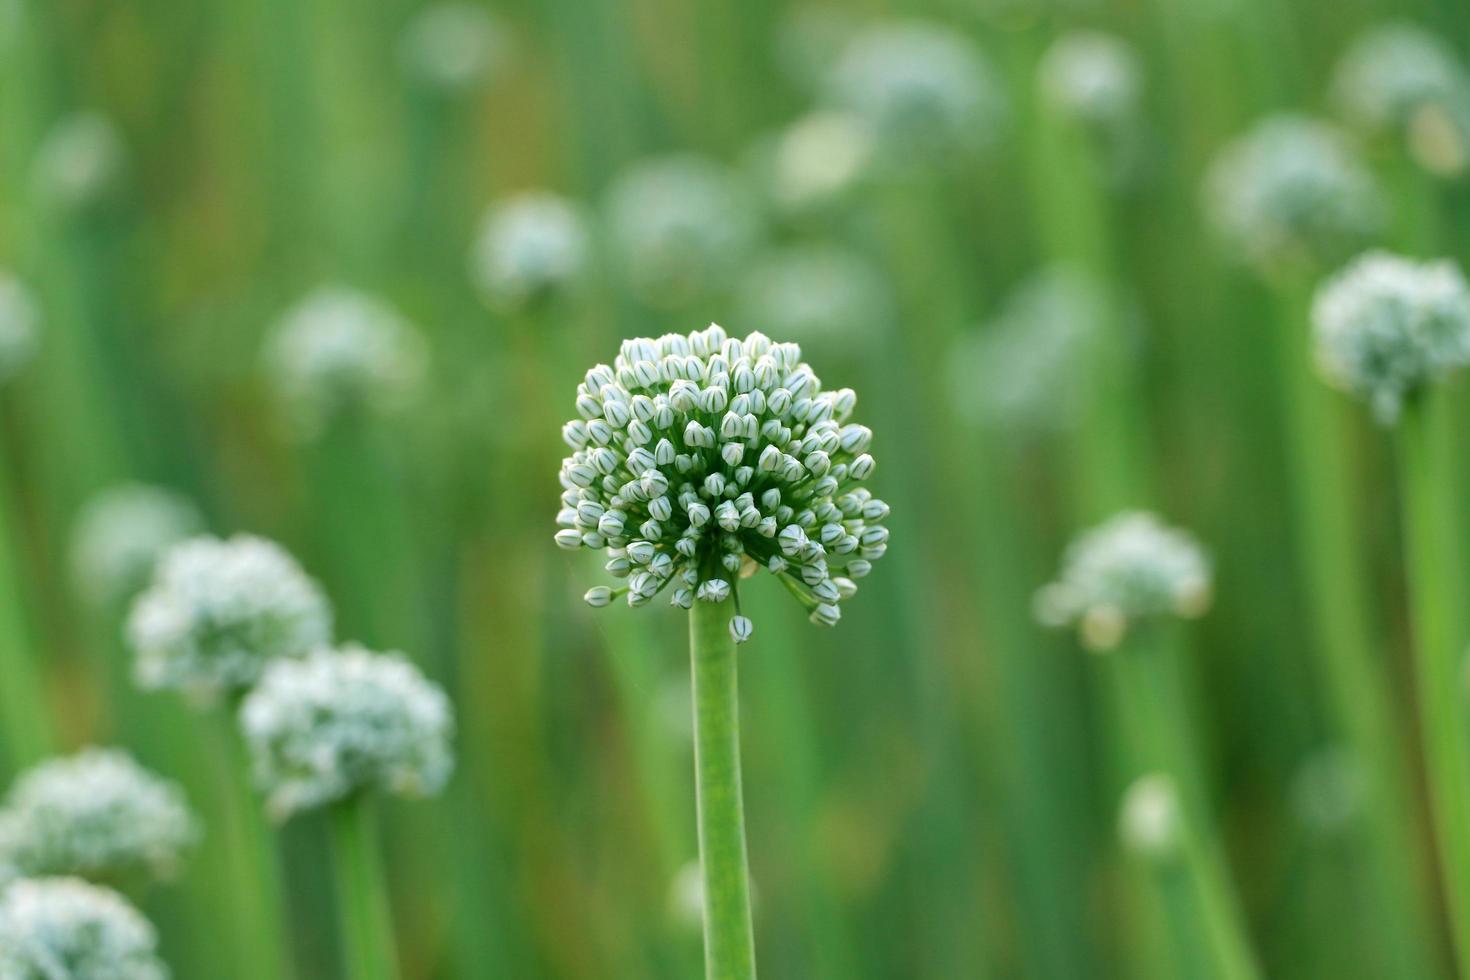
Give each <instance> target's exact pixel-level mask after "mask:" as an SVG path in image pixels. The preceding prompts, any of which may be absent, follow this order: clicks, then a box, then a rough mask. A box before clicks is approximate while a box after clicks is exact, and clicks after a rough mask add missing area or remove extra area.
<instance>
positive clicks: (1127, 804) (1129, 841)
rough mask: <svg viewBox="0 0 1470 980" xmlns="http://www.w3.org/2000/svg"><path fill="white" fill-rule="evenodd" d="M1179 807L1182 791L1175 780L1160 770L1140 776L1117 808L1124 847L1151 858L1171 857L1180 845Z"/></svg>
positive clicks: (1140, 855) (1120, 834)
mask: <svg viewBox="0 0 1470 980" xmlns="http://www.w3.org/2000/svg"><path fill="white" fill-rule="evenodd" d="M1179 810H1180V807H1179V791H1178V790H1177V789H1176V788H1175V786H1174V780H1173V779H1171V778H1170V777H1169V776H1167V775H1165V774H1164V773H1161V772H1151V773H1148V774H1147V775H1144V776H1140V777H1138V778H1137V779H1135V780H1134V781H1133V782H1132V784H1130V785H1129V787H1128V789H1127V790H1126V791H1125V792H1124V794H1123V802H1122V804H1121V805H1120V806H1119V807H1118V836H1119V837H1120V838H1122V840H1123V846H1124V847H1126V848H1127V849H1128V850H1129V851H1130V852H1132V853H1134V854H1137V855H1138V856H1139V857H1143V858H1148V859H1151V860H1156V861H1157V860H1165V859H1168V858H1170V857H1172V856H1173V855H1174V854H1176V853H1177V852H1178V849H1179V844H1180V840H1179V838H1180V829H1181V828H1180V825H1181V822H1182V821H1181V819H1180V812H1179Z"/></svg>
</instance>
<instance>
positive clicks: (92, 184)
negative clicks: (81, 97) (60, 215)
mask: <svg viewBox="0 0 1470 980" xmlns="http://www.w3.org/2000/svg"><path fill="white" fill-rule="evenodd" d="M126 162H127V151H126V149H125V147H124V145H123V139H122V136H121V134H119V133H118V131H117V127H116V126H115V125H113V123H112V120H110V119H108V118H107V117H106V116H104V115H102V114H101V113H98V112H75V113H72V114H71V115H69V116H65V117H63V118H61V119H60V120H58V121H57V122H56V123H54V124H53V125H52V126H51V128H50V129H49V130H47V132H46V135H45V136H44V137H43V138H42V140H41V144H40V146H39V147H37V149H36V156H35V159H34V160H33V161H32V172H33V178H34V180H35V181H36V185H37V189H38V190H39V192H40V194H41V196H42V197H43V198H45V199H46V200H47V201H49V202H50V203H52V204H53V205H55V206H57V207H59V208H61V209H62V210H65V211H81V210H85V209H87V208H90V207H92V206H93V205H95V204H97V203H98V202H100V201H101V200H102V199H103V198H105V197H107V196H108V195H109V194H110V193H111V192H112V191H113V189H114V188H115V187H116V186H117V183H118V181H119V179H120V178H121V177H122V173H123V168H124V167H125V165H126Z"/></svg>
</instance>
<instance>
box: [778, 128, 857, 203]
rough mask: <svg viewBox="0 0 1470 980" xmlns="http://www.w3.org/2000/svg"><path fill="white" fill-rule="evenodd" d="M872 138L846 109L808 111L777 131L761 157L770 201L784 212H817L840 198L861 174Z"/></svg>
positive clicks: (851, 187)
mask: <svg viewBox="0 0 1470 980" xmlns="http://www.w3.org/2000/svg"><path fill="white" fill-rule="evenodd" d="M872 157H873V139H872V135H871V133H870V132H869V130H868V126H867V124H866V123H864V122H863V120H861V119H859V118H858V117H857V116H855V115H853V114H852V113H847V112H827V111H822V112H812V113H808V114H807V115H805V116H803V117H801V118H800V119H798V120H796V121H795V122H794V123H792V124H791V125H790V126H787V127H786V129H784V130H782V131H781V132H780V133H779V134H778V135H777V136H776V137H775V139H774V141H773V142H772V144H771V146H770V151H769V158H768V159H766V160H764V161H763V163H764V164H765V167H766V170H765V178H766V184H767V186H768V187H769V194H770V197H771V200H772V202H773V203H774V204H775V206H776V207H777V208H779V209H780V210H781V211H783V212H785V213H787V214H802V213H806V212H812V211H820V210H821V209H823V208H827V207H830V206H832V205H833V204H834V203H836V202H839V201H842V200H843V199H845V198H846V196H847V195H848V194H849V193H850V192H851V191H852V190H853V188H854V187H856V186H857V185H858V184H859V183H860V182H861V181H862V179H863V178H864V176H866V174H867V172H868V168H869V164H870V163H871V161H872Z"/></svg>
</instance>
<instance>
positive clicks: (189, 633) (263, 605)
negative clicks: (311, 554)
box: [127, 534, 332, 700]
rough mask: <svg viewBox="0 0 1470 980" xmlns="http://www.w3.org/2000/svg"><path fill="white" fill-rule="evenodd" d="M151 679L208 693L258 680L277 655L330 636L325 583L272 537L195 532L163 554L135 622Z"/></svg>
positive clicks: (130, 627)
mask: <svg viewBox="0 0 1470 980" xmlns="http://www.w3.org/2000/svg"><path fill="white" fill-rule="evenodd" d="M127 634H128V639H129V641H130V642H131V644H132V646H133V650H134V653H135V655H136V660H135V662H134V669H135V674H136V676H137V680H138V683H139V684H140V685H142V686H143V687H145V688H171V689H177V690H183V691H185V692H186V693H189V694H191V695H193V696H195V697H199V698H203V699H206V700H209V699H214V698H218V697H220V696H222V695H228V694H231V693H235V692H238V691H240V690H242V689H243V688H247V687H249V686H250V685H252V684H254V683H255V682H256V681H257V680H258V679H259V678H260V675H261V672H262V671H264V670H265V668H266V665H267V664H269V663H270V662H271V661H273V660H276V659H278V658H282V657H288V658H289V657H301V656H304V655H305V654H306V652H307V651H308V650H311V649H313V648H314V647H318V646H321V645H322V644H324V643H327V642H329V641H330V640H331V635H332V611H331V607H330V606H328V604H327V600H326V599H325V598H324V597H323V595H322V592H321V589H320V588H318V587H317V584H316V583H315V582H314V581H312V580H311V579H310V578H309V577H308V576H307V575H306V573H305V572H303V571H302V570H301V566H299V565H298V564H296V561H295V559H293V558H292V557H291V556H290V555H289V554H287V553H286V552H285V550H284V549H282V548H281V547H280V545H277V544H275V543H273V542H270V541H267V540H265V539H264V538H257V537H253V536H250V535H243V534H242V535H236V536H235V537H233V538H230V539H228V540H220V539H219V538H212V537H199V538H192V539H190V540H188V541H185V542H183V543H182V544H178V545H175V546H174V547H173V548H171V549H169V551H168V552H167V553H166V554H165V555H164V556H163V558H162V559H161V560H160V562H159V564H158V568H157V570H156V571H155V572H154V576H153V583H152V585H150V586H149V588H148V590H147V591H146V592H144V593H143V594H142V595H140V596H139V597H138V598H137V600H136V601H135V602H134V603H133V609H132V613H131V615H130V616H129V617H128V623H127Z"/></svg>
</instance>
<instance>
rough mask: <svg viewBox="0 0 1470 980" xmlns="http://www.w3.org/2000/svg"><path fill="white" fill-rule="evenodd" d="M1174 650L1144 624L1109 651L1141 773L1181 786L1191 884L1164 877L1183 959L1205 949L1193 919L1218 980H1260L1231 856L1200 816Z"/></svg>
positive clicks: (1198, 783) (1198, 777)
mask: <svg viewBox="0 0 1470 980" xmlns="http://www.w3.org/2000/svg"><path fill="white" fill-rule="evenodd" d="M1176 647H1177V644H1175V643H1173V642H1171V636H1170V634H1169V631H1168V630H1166V629H1164V628H1163V627H1152V628H1149V627H1146V628H1144V629H1143V630H1140V631H1139V632H1137V633H1135V634H1134V635H1133V636H1132V637H1131V638H1130V639H1129V640H1128V641H1127V642H1125V643H1124V645H1123V646H1122V647H1121V648H1120V649H1118V650H1116V651H1114V652H1113V653H1112V654H1110V656H1111V657H1113V658H1115V663H1116V665H1117V674H1118V682H1119V696H1120V699H1121V700H1122V702H1123V704H1124V707H1125V709H1126V711H1125V718H1126V719H1127V725H1128V728H1129V737H1130V741H1131V751H1132V754H1133V758H1134V764H1135V765H1136V766H1137V767H1138V768H1137V772H1138V774H1140V775H1141V774H1143V773H1148V772H1162V773H1164V774H1166V775H1168V776H1169V777H1170V778H1171V779H1172V780H1173V782H1174V785H1175V786H1176V787H1177V790H1178V795H1179V804H1180V814H1179V817H1180V819H1179V824H1180V826H1179V833H1180V844H1181V848H1180V861H1181V862H1182V868H1183V873H1184V875H1185V879H1186V882H1187V887H1184V888H1180V889H1174V888H1169V887H1167V882H1164V881H1161V882H1160V887H1161V889H1163V891H1164V901H1165V903H1166V910H1167V912H1168V916H1169V923H1170V927H1171V930H1172V931H1174V932H1175V934H1176V942H1177V945H1178V946H1179V948H1180V951H1181V954H1182V955H1183V956H1186V957H1195V958H1197V957H1198V954H1199V944H1198V943H1196V942H1194V941H1193V938H1194V937H1193V935H1192V934H1193V932H1194V931H1195V930H1190V932H1189V933H1186V934H1183V935H1180V932H1181V931H1182V930H1181V928H1180V924H1181V923H1182V922H1185V921H1193V922H1195V923H1196V924H1197V925H1196V930H1197V932H1198V935H1199V936H1200V937H1203V945H1204V947H1205V952H1206V955H1208V957H1209V958H1210V962H1211V964H1212V965H1213V968H1214V974H1215V975H1216V976H1217V977H1219V978H1221V980H1254V978H1257V977H1259V976H1260V970H1259V968H1258V967H1257V965H1256V961H1255V954H1254V953H1253V952H1252V950H1251V946H1250V941H1249V939H1248V938H1247V934H1246V929H1245V924H1244V922H1243V920H1242V916H1241V913H1240V909H1239V908H1238V907H1237V904H1236V899H1235V895H1234V893H1233V889H1232V887H1231V885H1230V878H1229V875H1228V873H1227V871H1226V867H1225V856H1224V854H1223V852H1222V851H1221V848H1220V845H1219V842H1218V841H1217V840H1216V838H1215V836H1214V833H1213V831H1212V830H1211V829H1210V828H1209V826H1208V823H1207V821H1206V820H1205V819H1204V817H1203V815H1202V813H1203V795H1204V794H1203V785H1204V778H1203V775H1202V774H1201V773H1200V771H1199V765H1198V760H1197V759H1196V758H1195V757H1194V755H1193V753H1192V752H1191V751H1190V750H1189V748H1188V746H1189V744H1190V742H1191V739H1190V737H1189V731H1188V727H1187V725H1186V723H1185V721H1184V719H1183V717H1182V716H1181V714H1180V708H1179V705H1180V700H1181V699H1180V695H1179V691H1178V690H1177V689H1176V686H1175V684H1174V683H1173V680H1172V677H1171V672H1170V670H1169V664H1168V663H1167V660H1166V658H1168V657H1169V656H1172V655H1175V654H1177V653H1178V651H1177V649H1176ZM1166 870H1167V869H1166ZM1171 873H1172V872H1171ZM1180 902H1187V903H1188V904H1189V906H1190V909H1189V910H1187V911H1186V910H1181V909H1179V908H1178V907H1177V905H1178V904H1179V903H1180Z"/></svg>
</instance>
